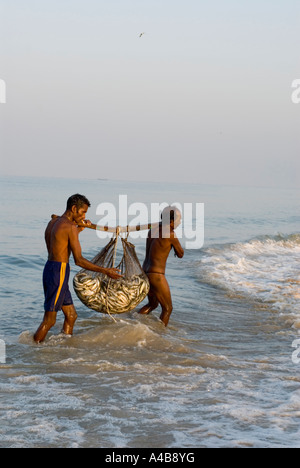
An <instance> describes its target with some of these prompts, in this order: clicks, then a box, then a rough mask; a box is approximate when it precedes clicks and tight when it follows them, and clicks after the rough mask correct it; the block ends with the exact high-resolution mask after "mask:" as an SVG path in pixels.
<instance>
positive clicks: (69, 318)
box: [62, 304, 77, 335]
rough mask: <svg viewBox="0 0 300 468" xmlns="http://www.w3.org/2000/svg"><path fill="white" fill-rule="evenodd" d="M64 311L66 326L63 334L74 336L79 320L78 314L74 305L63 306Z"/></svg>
mask: <svg viewBox="0 0 300 468" xmlns="http://www.w3.org/2000/svg"><path fill="white" fill-rule="evenodd" d="M62 311H63V313H64V315H65V321H64V326H63V329H62V332H63V333H65V335H72V334H73V328H74V325H75V322H76V320H77V313H76V310H75V307H74V305H73V304H72V305H68V306H62Z"/></svg>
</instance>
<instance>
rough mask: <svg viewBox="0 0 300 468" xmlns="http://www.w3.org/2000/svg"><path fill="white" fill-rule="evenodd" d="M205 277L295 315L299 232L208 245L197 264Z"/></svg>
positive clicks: (299, 282) (298, 293)
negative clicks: (212, 246)
mask: <svg viewBox="0 0 300 468" xmlns="http://www.w3.org/2000/svg"><path fill="white" fill-rule="evenodd" d="M198 271H199V277H200V278H201V279H204V280H205V281H207V282H209V283H211V284H214V285H217V286H219V287H222V288H224V289H227V290H228V291H229V292H231V293H234V294H237V295H242V296H245V297H247V298H251V299H253V300H257V301H260V302H262V303H265V304H268V306H269V307H270V308H272V309H273V310H276V311H278V312H280V313H283V314H292V315H294V316H295V318H296V316H297V315H299V299H300V288H299V285H300V275H299V272H300V236H298V235H294V236H289V237H287V238H283V237H282V236H278V237H276V238H264V239H256V240H252V241H250V242H246V243H238V244H229V245H225V246H222V247H220V248H219V247H215V248H210V249H208V250H207V251H206V252H205V255H204V258H203V259H202V261H201V264H200V265H199V270H198Z"/></svg>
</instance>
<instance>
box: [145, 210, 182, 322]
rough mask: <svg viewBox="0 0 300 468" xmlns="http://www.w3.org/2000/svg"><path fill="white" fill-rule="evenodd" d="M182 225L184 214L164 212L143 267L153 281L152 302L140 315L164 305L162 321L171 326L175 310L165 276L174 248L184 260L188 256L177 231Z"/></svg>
mask: <svg viewBox="0 0 300 468" xmlns="http://www.w3.org/2000/svg"><path fill="white" fill-rule="evenodd" d="M166 219H167V220H168V222H166ZM180 223H181V213H180V211H179V210H178V209H177V208H175V207H172V206H170V207H167V208H165V209H164V211H163V213H162V222H161V223H159V227H157V228H155V229H151V230H150V231H149V235H148V239H147V245H146V258H145V261H144V264H143V269H144V271H145V273H146V274H147V276H148V278H149V282H150V291H149V294H148V299H149V302H148V304H147V305H145V306H144V307H143V308H142V309H141V310H140V312H139V313H140V314H149V313H150V312H152V310H154V309H156V308H157V307H158V305H159V304H160V305H161V307H162V313H161V316H160V319H161V320H162V322H163V323H164V324H165V326H167V325H168V323H169V319H170V315H171V313H172V310H173V305H172V297H171V292H170V288H169V284H168V282H167V279H166V277H165V271H166V264H167V259H168V256H169V253H170V251H171V249H172V248H173V249H174V251H175V255H176V256H177V257H179V258H182V257H183V255H184V250H183V248H182V247H181V244H180V242H179V240H178V238H177V236H176V234H175V232H174V230H175V229H176V228H177V227H178V226H179V225H180Z"/></svg>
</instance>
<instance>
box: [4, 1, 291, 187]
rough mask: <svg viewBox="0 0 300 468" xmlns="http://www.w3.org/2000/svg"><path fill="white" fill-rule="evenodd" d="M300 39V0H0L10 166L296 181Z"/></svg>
mask: <svg viewBox="0 0 300 468" xmlns="http://www.w3.org/2000/svg"><path fill="white" fill-rule="evenodd" d="M141 32H145V35H143V36H142V37H141V38H139V34H140V33H141ZM299 51H300V2H299V0H0V79H3V80H5V82H6V86H7V103H6V104H0V124H1V127H0V138H1V141H0V151H1V173H2V174H9V175H21V174H24V175H45V176H46V175H50V176H66V177H87V178H116V179H129V180H159V181H165V180H172V181H181V180H182V181H184V182H189V181H191V182H200V183H208V184H214V183H216V184H220V183H224V184H238V185H239V184H247V185H267V186H268V185H270V186H287V187H289V186H298V187H299V186H300V177H299V176H300V152H299V150H300V135H299V134H300V131H299V130H300V125H299V124H300V104H298V105H296V104H293V103H292V101H291V94H292V88H291V85H292V82H293V80H295V79H297V78H300V55H299Z"/></svg>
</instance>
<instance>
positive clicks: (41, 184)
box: [0, 177, 300, 448]
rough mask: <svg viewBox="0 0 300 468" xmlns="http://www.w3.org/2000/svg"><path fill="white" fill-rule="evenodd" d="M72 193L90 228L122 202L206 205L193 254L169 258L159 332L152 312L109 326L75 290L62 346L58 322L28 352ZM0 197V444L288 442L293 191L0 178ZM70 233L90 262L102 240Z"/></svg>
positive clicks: (299, 392) (296, 259) (296, 391)
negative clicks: (56, 230) (58, 221)
mask: <svg viewBox="0 0 300 468" xmlns="http://www.w3.org/2000/svg"><path fill="white" fill-rule="evenodd" d="M75 192H80V193H84V194H85V195H86V196H87V197H88V198H89V199H90V201H91V202H92V207H91V208H90V210H89V216H88V217H89V219H91V220H92V221H94V222H97V221H98V219H99V216H98V215H97V206H98V205H99V203H103V202H110V203H113V204H114V205H115V206H118V203H119V195H127V197H128V203H133V202H140V203H145V204H147V205H148V206H150V204H151V203H158V202H159V203H162V202H167V203H174V202H179V203H182V204H183V203H193V204H195V203H204V204H205V242H204V245H203V247H202V248H201V249H192V250H186V253H185V257H184V258H183V259H181V260H180V259H178V258H175V257H173V255H170V258H169V261H168V268H167V278H168V280H169V283H170V287H171V291H172V297H173V303H174V311H173V314H172V316H171V320H170V324H169V327H168V328H165V327H164V326H163V325H162V324H161V322H160V320H159V314H160V312H159V311H155V312H153V313H152V314H151V315H150V316H147V317H144V316H139V315H138V313H137V311H132V312H131V313H129V314H122V315H121V316H117V317H116V320H117V322H116V323H115V322H113V321H112V320H111V318H110V317H108V316H105V315H101V314H98V313H96V312H93V311H91V310H89V309H87V308H86V307H85V306H84V305H83V304H81V303H80V302H79V300H78V299H77V297H76V296H75V293H74V294H73V299H74V303H75V306H76V309H77V312H78V315H79V318H78V321H77V322H76V326H75V330H74V336H73V337H71V338H64V337H63V336H61V335H60V330H61V326H62V323H63V317H62V313H59V314H58V319H57V324H56V325H55V327H54V328H53V329H52V330H51V331H50V333H49V335H48V337H47V340H46V341H45V343H43V344H41V345H35V344H34V343H33V340H32V335H33V333H34V332H35V330H36V329H37V327H38V325H39V324H40V322H41V320H42V317H43V290H42V281H41V276H42V271H43V266H44V263H45V260H46V249H45V245H44V240H43V235H44V229H45V226H46V224H47V221H48V220H49V218H50V216H51V214H52V213H57V214H61V213H62V212H63V211H64V208H65V201H66V199H67V197H68V196H69V195H71V194H73V193H75ZM0 193H1V202H2V203H1V208H0V209H1V219H2V223H1V224H0V238H1V252H0V255H1V261H0V275H1V283H0V301H1V302H0V339H1V340H2V341H0V343H1V344H2V348H1V349H2V361H5V362H2V363H0V447H113V448H119V447H130V448H132V447H134V448H140V447H143V448H145V447H148V448H152V447H159V448H172V447H173V448H174V447H183V448H195V447H299V445H300V443H299V440H300V429H299V428H300V425H299V422H300V364H299V363H298V360H297V359H295V357H297V349H295V347H293V345H294V346H295V340H297V339H299V338H300V336H299V331H300V309H299V299H300V290H299V281H300V275H299V271H300V270H299V267H300V234H299V226H300V209H299V200H300V190H296V189H286V190H284V189H277V190H275V189H270V188H244V187H227V186H219V187H216V186H203V185H179V184H172V183H166V184H156V183H153V184H150V183H137V182H124V181H109V180H107V181H106V180H84V179H82V180H80V179H78V180H68V179H47V178H21V177H19V178H12V177H1V178H0ZM80 236H81V243H82V247H83V254H84V256H85V257H87V258H92V257H93V256H94V255H95V254H96V253H97V252H98V251H99V250H100V249H101V248H102V247H103V246H104V245H105V243H106V241H105V240H104V239H99V238H98V237H97V235H96V233H95V232H94V231H90V230H85V231H84V232H83V233H81V235H80ZM183 242H184V239H183ZM134 243H135V244H136V250H137V254H138V257H139V259H140V261H141V262H142V261H143V258H144V251H145V241H144V239H134ZM71 268H72V274H71V280H72V276H74V274H76V272H77V271H78V268H77V267H76V266H75V265H74V262H73V261H71ZM70 283H71V282H70ZM299 343H300V342H299ZM3 346H5V351H6V352H5V356H4V354H3ZM299 346H300V345H299ZM1 349H0V351H1ZM299 354H300V352H299ZM293 356H294V359H293ZM4 358H5V359H4ZM0 361H1V354H0Z"/></svg>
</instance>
